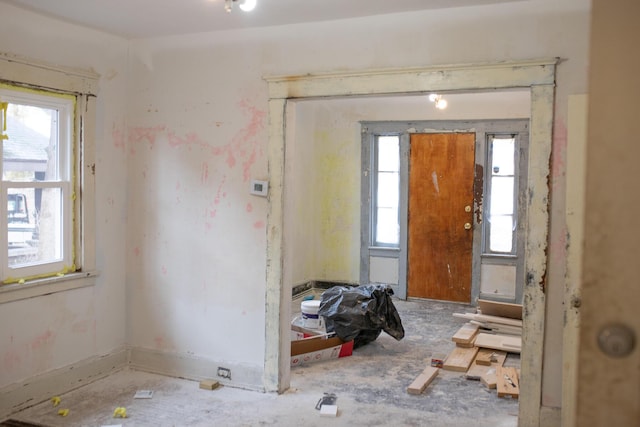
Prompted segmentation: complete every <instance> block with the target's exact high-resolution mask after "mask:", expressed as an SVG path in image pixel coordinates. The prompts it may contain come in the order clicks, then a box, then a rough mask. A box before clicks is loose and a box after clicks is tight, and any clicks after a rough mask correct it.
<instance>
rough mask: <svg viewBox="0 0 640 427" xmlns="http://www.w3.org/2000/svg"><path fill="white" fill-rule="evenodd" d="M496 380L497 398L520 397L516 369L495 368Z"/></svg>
mask: <svg viewBox="0 0 640 427" xmlns="http://www.w3.org/2000/svg"><path fill="white" fill-rule="evenodd" d="M496 377H497V378H496V379H497V382H498V397H508V396H510V397H513V398H514V399H517V398H518V397H519V396H520V385H519V381H518V371H517V370H516V368H511V367H505V366H499V367H498V368H496Z"/></svg>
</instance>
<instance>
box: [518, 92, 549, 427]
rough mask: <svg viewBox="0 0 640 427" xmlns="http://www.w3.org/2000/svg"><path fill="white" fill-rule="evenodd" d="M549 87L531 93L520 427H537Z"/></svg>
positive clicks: (546, 225) (543, 309)
mask: <svg viewBox="0 0 640 427" xmlns="http://www.w3.org/2000/svg"><path fill="white" fill-rule="evenodd" d="M553 100H554V86H553V85H544V86H542V85H539V86H532V87H531V119H530V134H529V138H530V139H529V141H530V142H529V165H528V167H527V172H528V180H527V195H526V198H527V210H528V213H527V225H526V231H525V239H526V242H525V249H524V274H525V281H524V289H523V308H524V313H523V314H524V321H523V325H522V326H523V328H522V352H521V354H520V363H521V375H522V377H523V381H521V382H520V384H521V386H520V410H519V424H518V425H519V426H520V427H534V426H535V427H538V426H539V423H540V421H539V417H540V406H541V401H542V359H543V356H544V323H545V312H546V293H545V287H546V274H547V254H546V252H547V244H548V234H549V184H548V183H549V174H550V171H549V158H550V157H551V141H552V139H553V138H552V133H553V132H552V129H553V103H554V101H553Z"/></svg>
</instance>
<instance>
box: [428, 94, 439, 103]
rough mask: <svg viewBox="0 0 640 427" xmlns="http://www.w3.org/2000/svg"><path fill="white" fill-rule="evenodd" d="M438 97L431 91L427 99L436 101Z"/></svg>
mask: <svg viewBox="0 0 640 427" xmlns="http://www.w3.org/2000/svg"><path fill="white" fill-rule="evenodd" d="M438 98H439V96H438V94H437V93H432V94H431V95H429V101H431V102H436V100H437V99H438Z"/></svg>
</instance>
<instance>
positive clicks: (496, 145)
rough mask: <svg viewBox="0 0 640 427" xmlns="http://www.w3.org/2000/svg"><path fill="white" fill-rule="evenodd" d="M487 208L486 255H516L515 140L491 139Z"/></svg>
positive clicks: (488, 151) (489, 139) (516, 186)
mask: <svg viewBox="0 0 640 427" xmlns="http://www.w3.org/2000/svg"><path fill="white" fill-rule="evenodd" d="M487 142H488V147H487V148H488V150H487V153H488V160H487V167H488V171H489V173H488V175H489V182H488V190H489V191H488V206H489V209H488V210H487V211H486V212H485V215H486V224H487V225H488V226H487V227H486V228H485V232H486V238H485V253H494V254H504V255H516V241H515V240H516V218H517V215H516V213H517V211H518V210H517V205H516V203H517V197H516V189H517V188H518V183H517V181H516V172H517V171H516V164H517V163H516V154H517V153H518V150H517V147H516V139H515V137H514V136H512V135H509V136H504V135H488V136H487Z"/></svg>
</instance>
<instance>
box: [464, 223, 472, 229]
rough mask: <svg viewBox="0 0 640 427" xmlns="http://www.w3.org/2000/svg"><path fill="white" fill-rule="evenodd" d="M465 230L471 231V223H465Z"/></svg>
mask: <svg viewBox="0 0 640 427" xmlns="http://www.w3.org/2000/svg"><path fill="white" fill-rule="evenodd" d="M464 229H465V230H471V223H470V222H467V223H465V224H464Z"/></svg>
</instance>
